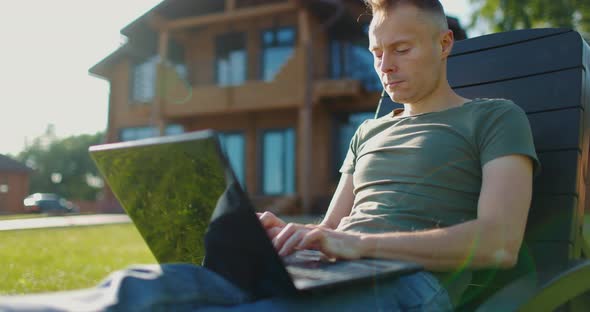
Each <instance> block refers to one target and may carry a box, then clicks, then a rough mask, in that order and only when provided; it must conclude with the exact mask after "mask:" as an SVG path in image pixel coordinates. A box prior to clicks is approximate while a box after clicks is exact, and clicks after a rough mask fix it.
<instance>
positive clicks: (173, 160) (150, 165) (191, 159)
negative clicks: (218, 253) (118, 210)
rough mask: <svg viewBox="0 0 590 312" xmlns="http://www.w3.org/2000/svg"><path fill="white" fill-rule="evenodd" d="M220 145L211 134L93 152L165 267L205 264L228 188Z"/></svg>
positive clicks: (126, 144) (119, 145)
mask: <svg viewBox="0 0 590 312" xmlns="http://www.w3.org/2000/svg"><path fill="white" fill-rule="evenodd" d="M216 140H217V139H216V136H215V135H214V134H213V133H212V132H207V131H205V132H199V133H192V134H185V135H179V136H173V137H164V138H154V139H146V140H139V141H134V142H124V143H114V144H106V145H100V146H94V147H92V148H91V149H90V153H91V155H92V157H93V159H94V160H95V162H96V164H97V166H98V168H99V170H100V171H101V173H102V175H103V177H104V178H105V179H106V180H107V182H108V185H109V186H110V187H111V189H112V191H113V193H114V194H115V196H116V197H117V198H118V200H119V202H120V203H121V205H122V206H123V208H124V209H125V211H126V212H127V214H128V215H129V216H130V217H131V219H132V220H133V222H134V223H135V225H136V227H137V229H138V231H139V232H140V233H141V235H142V236H143V238H144V240H145V241H146V243H147V245H148V246H149V248H150V249H151V251H152V253H153V254H154V256H155V257H156V259H157V260H158V262H160V263H170V262H188V263H194V264H201V263H202V261H203V257H204V255H205V247H204V242H203V240H204V236H205V232H206V231H207V227H208V224H209V221H210V220H211V216H212V213H213V211H214V209H215V206H216V204H217V201H218V199H219V197H220V195H221V194H222V193H223V192H224V191H225V189H226V187H227V185H228V184H227V182H228V181H227V180H226V176H225V173H226V171H225V166H224V163H223V162H224V158H223V157H220V151H219V147H218V144H217V141H216Z"/></svg>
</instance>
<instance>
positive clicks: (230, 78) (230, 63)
mask: <svg viewBox="0 0 590 312" xmlns="http://www.w3.org/2000/svg"><path fill="white" fill-rule="evenodd" d="M215 46H216V48H215V49H216V52H215V55H216V61H215V68H216V80H217V84H218V85H219V86H222V87H225V86H239V85H241V84H243V83H244V81H246V70H247V68H248V66H247V62H248V61H247V57H246V38H245V35H244V34H243V33H230V34H225V35H221V36H219V37H217V39H216V44H215Z"/></svg>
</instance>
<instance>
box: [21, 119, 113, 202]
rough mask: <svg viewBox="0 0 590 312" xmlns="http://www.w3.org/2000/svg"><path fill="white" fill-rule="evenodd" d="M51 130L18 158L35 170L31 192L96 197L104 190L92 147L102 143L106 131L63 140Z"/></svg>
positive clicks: (78, 197)
mask: <svg viewBox="0 0 590 312" xmlns="http://www.w3.org/2000/svg"><path fill="white" fill-rule="evenodd" d="M51 129H52V128H51V126H50V127H48V132H47V133H46V134H45V135H43V136H40V137H37V138H35V139H34V140H33V142H32V144H30V145H29V146H27V147H26V148H25V149H24V150H23V151H22V152H20V153H19V154H18V155H17V157H16V158H17V159H18V160H20V161H21V162H23V163H25V164H27V165H28V166H29V167H31V168H33V169H34V170H35V171H34V172H33V174H32V175H31V179H30V191H31V193H37V192H40V193H56V194H59V195H61V196H63V197H65V198H68V199H81V200H95V199H96V196H97V194H98V193H99V192H100V191H101V190H102V181H101V179H100V178H99V173H98V170H97V169H96V167H95V165H94V162H93V161H92V159H91V158H90V155H89V154H88V147H89V146H91V145H95V144H100V143H101V142H102V140H103V133H102V132H98V133H96V134H92V135H90V134H83V135H78V136H71V137H67V138H64V139H59V138H57V137H55V136H54V135H53V136H52V135H51V134H52V133H53V132H52V131H51Z"/></svg>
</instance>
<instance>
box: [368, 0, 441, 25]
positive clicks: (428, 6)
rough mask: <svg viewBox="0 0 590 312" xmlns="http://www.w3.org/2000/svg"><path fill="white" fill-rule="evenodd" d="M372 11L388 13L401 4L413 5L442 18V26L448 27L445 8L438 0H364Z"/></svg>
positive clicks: (374, 12)
mask: <svg viewBox="0 0 590 312" xmlns="http://www.w3.org/2000/svg"><path fill="white" fill-rule="evenodd" d="M363 1H364V2H365V4H366V5H367V7H368V8H369V9H370V10H371V13H372V14H373V15H375V14H376V13H385V14H386V13H387V12H389V10H391V9H394V8H396V7H397V6H399V5H412V6H414V7H416V8H418V9H419V10H421V11H425V12H428V13H430V14H432V15H433V16H436V17H437V19H438V20H440V24H441V27H444V28H445V29H446V28H448V23H447V18H446V15H445V10H444V9H443V6H442V4H440V1H438V0H363Z"/></svg>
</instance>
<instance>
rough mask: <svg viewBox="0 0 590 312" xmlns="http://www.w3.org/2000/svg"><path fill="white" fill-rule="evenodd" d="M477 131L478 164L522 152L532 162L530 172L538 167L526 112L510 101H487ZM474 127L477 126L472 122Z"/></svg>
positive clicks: (535, 173) (538, 169) (539, 166)
mask: <svg viewBox="0 0 590 312" xmlns="http://www.w3.org/2000/svg"><path fill="white" fill-rule="evenodd" d="M488 105H490V107H489V108H490V112H489V113H488V114H486V115H485V116H484V120H483V121H482V123H481V125H482V126H481V127H480V132H479V141H478V144H479V151H480V161H481V165H482V166H483V165H485V164H486V163H487V162H489V161H491V160H493V159H495V158H498V157H502V156H507V155H512V154H519V155H526V156H529V157H530V158H531V160H532V161H533V170H534V171H533V172H534V175H535V176H536V175H538V174H539V172H540V170H541V163H540V162H539V158H538V157H537V153H536V151H535V145H534V143H533V135H532V131H531V126H530V124H529V121H528V118H527V116H526V113H525V112H524V111H523V110H522V109H521V108H520V107H518V106H517V105H516V104H514V103H513V102H512V101H509V100H503V101H501V102H498V103H490V104H488ZM476 126H477V125H476Z"/></svg>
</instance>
